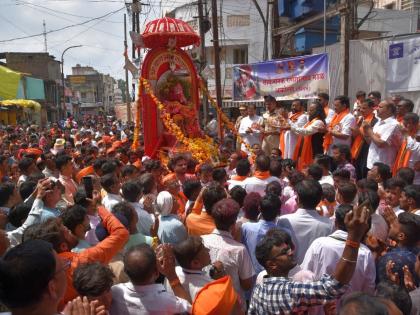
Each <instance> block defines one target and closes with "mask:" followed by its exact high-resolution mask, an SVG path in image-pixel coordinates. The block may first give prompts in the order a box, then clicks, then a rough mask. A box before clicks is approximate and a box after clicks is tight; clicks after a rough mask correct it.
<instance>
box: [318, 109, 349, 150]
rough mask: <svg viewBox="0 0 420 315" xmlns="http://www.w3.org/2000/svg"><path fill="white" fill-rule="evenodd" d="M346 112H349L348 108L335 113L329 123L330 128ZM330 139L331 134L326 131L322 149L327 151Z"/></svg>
mask: <svg viewBox="0 0 420 315" xmlns="http://www.w3.org/2000/svg"><path fill="white" fill-rule="evenodd" d="M348 113H350V109H348V108H347V109H346V110H344V111H342V112H341V113H340V114H335V115H334V117H333V119H332V120H331V123H330V127H331V129H334V127H335V126H337V125H338V124H339V123H340V122H341V120H343V118H344V117H345V116H346V115H347V114H348ZM332 141H333V139H332V134H331V133H330V132H327V133H326V134H325V137H324V145H323V146H324V151H328V149H329V148H330V145H331V144H332Z"/></svg>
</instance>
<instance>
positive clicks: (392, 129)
mask: <svg viewBox="0 0 420 315" xmlns="http://www.w3.org/2000/svg"><path fill="white" fill-rule="evenodd" d="M373 133H374V134H377V135H380V137H381V140H382V141H384V142H386V145H385V146H383V147H378V146H377V145H376V144H375V142H373V141H372V142H371V143H370V146H369V152H368V156H367V168H368V169H371V168H372V167H373V164H374V163H375V162H382V163H384V164H386V165H389V166H390V167H392V165H394V162H395V157H396V155H397V152H398V149H399V148H400V145H401V142H402V136H401V131H400V127H399V124H398V121H397V120H396V119H395V118H394V117H388V118H387V119H384V120H382V119H381V120H379V121H378V122H377V123H376V124H375V126H373Z"/></svg>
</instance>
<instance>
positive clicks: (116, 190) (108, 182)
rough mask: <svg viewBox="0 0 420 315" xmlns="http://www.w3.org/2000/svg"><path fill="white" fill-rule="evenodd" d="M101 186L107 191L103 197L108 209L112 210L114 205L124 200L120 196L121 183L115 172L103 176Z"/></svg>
mask: <svg viewBox="0 0 420 315" xmlns="http://www.w3.org/2000/svg"><path fill="white" fill-rule="evenodd" d="M101 186H102V188H103V189H104V190H105V191H106V192H107V194H106V196H105V197H104V198H103V199H102V205H103V206H104V207H105V208H106V209H108V211H112V207H113V206H115V205H116V204H117V203H119V202H121V201H123V199H122V197H121V196H120V188H121V183H120V181H119V180H118V178H117V176H116V175H115V174H114V173H109V174H105V175H104V176H102V177H101Z"/></svg>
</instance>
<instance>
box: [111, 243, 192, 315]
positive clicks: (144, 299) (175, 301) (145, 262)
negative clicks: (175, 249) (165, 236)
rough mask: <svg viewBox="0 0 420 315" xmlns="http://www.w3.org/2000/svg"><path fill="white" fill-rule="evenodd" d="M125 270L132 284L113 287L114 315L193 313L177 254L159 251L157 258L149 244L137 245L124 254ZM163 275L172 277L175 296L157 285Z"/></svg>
mask: <svg viewBox="0 0 420 315" xmlns="http://www.w3.org/2000/svg"><path fill="white" fill-rule="evenodd" d="M164 248H165V247H164ZM158 268H159V269H158ZM124 270H125V272H126V273H127V276H128V277H129V279H130V282H127V283H120V284H117V285H114V286H113V287H112V288H111V292H112V304H111V310H110V314H111V315H137V314H162V315H165V314H167V315H169V314H171V315H172V314H178V313H181V314H182V313H191V304H190V302H189V301H190V297H189V294H188V292H186V291H185V289H184V288H183V286H182V285H181V282H180V281H179V279H178V276H177V274H176V273H175V259H173V255H169V254H167V253H163V254H162V252H161V251H159V252H158V254H157V257H156V254H155V252H154V251H153V249H152V248H151V247H150V246H149V245H146V244H141V245H138V246H134V247H131V248H130V249H129V250H128V251H127V252H126V254H125V255H124ZM159 272H161V273H163V274H164V275H165V276H166V277H167V278H168V281H169V284H170V286H171V288H172V290H173V292H174V293H175V294H173V293H169V292H167V291H166V290H165V287H164V286H163V285H162V284H158V283H155V281H156V280H157V278H158V277H159Z"/></svg>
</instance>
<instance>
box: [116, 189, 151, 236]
mask: <svg viewBox="0 0 420 315" xmlns="http://www.w3.org/2000/svg"><path fill="white" fill-rule="evenodd" d="M121 190H122V195H123V197H124V200H126V201H127V202H128V203H130V205H132V206H133V208H134V210H136V212H137V216H138V218H139V219H138V221H137V230H138V232H140V233H142V234H143V235H148V236H150V228H151V227H152V226H153V224H154V223H155V217H154V215H153V214H151V213H148V212H147V211H146V210H144V208H143V205H141V204H140V202H139V200H140V198H141V196H142V193H141V191H142V189H141V187H140V185H139V184H137V183H136V182H134V181H129V182H125V183H124V184H123V185H122V188H121Z"/></svg>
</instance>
